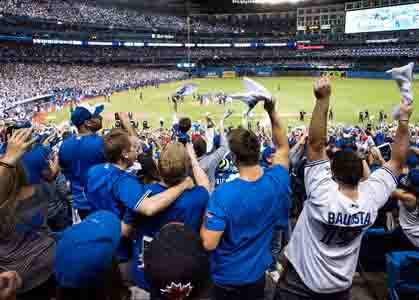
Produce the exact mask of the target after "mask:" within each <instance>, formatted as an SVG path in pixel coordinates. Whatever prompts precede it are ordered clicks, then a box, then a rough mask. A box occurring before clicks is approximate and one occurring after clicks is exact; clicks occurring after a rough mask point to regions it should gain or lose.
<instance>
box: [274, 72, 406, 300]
mask: <svg viewBox="0 0 419 300" xmlns="http://www.w3.org/2000/svg"><path fill="white" fill-rule="evenodd" d="M314 94H315V96H316V99H317V102H316V105H315V108H314V111H313V116H312V119H311V125H310V130H309V145H308V153H307V158H308V162H307V164H306V166H305V178H304V179H305V187H306V192H307V200H306V203H305V205H304V209H303V211H302V213H301V215H300V217H299V219H298V222H297V224H296V226H295V229H294V232H293V234H292V237H291V240H290V242H289V244H288V246H287V249H286V251H285V255H286V257H287V259H288V264H287V268H286V269H287V271H286V273H285V274H284V276H283V277H282V278H281V280H280V282H279V283H278V286H277V291H276V299H277V300H279V299H281V300H285V299H286V300H297V299H319V300H320V299H321V300H324V299H333V300H339V299H350V294H351V293H350V292H351V286H352V278H353V275H354V273H355V269H356V266H357V262H358V255H359V250H360V247H361V240H362V236H363V234H364V233H365V232H366V230H367V229H368V228H369V227H370V226H371V225H372V224H373V223H374V221H375V219H376V218H377V212H378V209H379V208H380V207H382V206H383V205H384V204H385V203H386V202H387V200H388V198H389V196H390V195H391V193H392V192H393V191H394V190H395V189H396V187H397V177H398V176H399V175H400V174H401V172H402V168H403V165H404V161H405V157H406V155H407V151H408V149H409V129H408V123H409V118H410V115H411V113H412V110H413V109H412V107H408V106H406V105H404V104H401V105H400V109H401V118H400V121H399V126H398V129H397V134H396V138H395V143H394V145H393V153H392V158H391V160H390V161H389V162H388V163H386V164H385V165H384V166H383V167H382V168H381V169H378V170H377V171H375V172H373V173H372V174H371V175H370V176H369V177H368V178H365V180H363V181H361V179H362V177H363V166H362V161H361V159H360V158H359V157H358V156H357V155H356V154H355V153H353V152H348V151H339V152H337V153H335V156H334V158H333V160H332V162H330V161H329V159H328V157H327V155H326V147H325V145H326V138H327V111H328V108H329V99H330V94H331V87H330V81H329V79H327V78H322V79H320V80H319V81H318V82H316V84H315V86H314Z"/></svg>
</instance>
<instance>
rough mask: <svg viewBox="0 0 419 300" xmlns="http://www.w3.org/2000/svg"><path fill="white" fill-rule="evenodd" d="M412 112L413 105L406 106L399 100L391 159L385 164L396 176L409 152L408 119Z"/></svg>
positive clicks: (401, 169)
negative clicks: (398, 113) (398, 112)
mask: <svg viewBox="0 0 419 300" xmlns="http://www.w3.org/2000/svg"><path fill="white" fill-rule="evenodd" d="M412 112H413V106H408V105H406V104H404V103H403V102H401V104H400V119H399V126H398V127H397V131H396V137H395V138H394V144H393V145H392V152H391V160H390V161H389V162H388V163H386V164H385V166H386V167H388V168H389V169H391V170H392V171H393V172H394V173H395V175H396V176H399V175H400V174H401V173H402V171H403V167H404V164H405V160H406V156H407V154H408V152H409V136H410V134H409V119H410V116H411V115H412Z"/></svg>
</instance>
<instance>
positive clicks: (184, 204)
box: [124, 143, 209, 289]
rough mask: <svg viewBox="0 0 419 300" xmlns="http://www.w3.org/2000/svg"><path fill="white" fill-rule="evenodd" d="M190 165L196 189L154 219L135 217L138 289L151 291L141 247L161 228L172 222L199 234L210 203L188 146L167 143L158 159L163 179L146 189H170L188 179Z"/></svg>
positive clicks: (155, 191)
mask: <svg viewBox="0 0 419 300" xmlns="http://www.w3.org/2000/svg"><path fill="white" fill-rule="evenodd" d="M189 162H191V165H192V171H193V175H194V178H195V180H196V183H197V186H195V187H194V188H193V189H191V190H189V191H185V192H184V193H182V194H181V195H180V196H179V197H178V198H177V199H176V202H174V203H173V204H172V205H170V206H169V207H168V208H167V209H166V210H164V211H162V212H161V213H159V214H156V215H155V216H153V217H148V218H146V217H144V216H140V217H138V216H137V217H136V218H135V219H136V221H137V224H138V229H137V233H136V235H135V236H136V243H135V247H134V257H135V258H138V259H136V260H135V262H136V263H135V264H134V265H133V270H132V273H133V279H134V281H135V283H136V285H137V286H139V287H140V288H143V289H150V288H151V287H150V285H149V283H148V281H147V280H146V279H145V276H144V262H143V246H144V244H146V243H147V242H150V241H151V240H152V239H153V237H154V236H155V234H156V233H158V232H159V231H160V229H161V228H162V227H163V226H164V225H166V224H168V223H171V222H179V223H184V224H187V225H189V226H190V227H191V228H193V229H194V230H196V232H197V233H198V232H199V228H200V226H201V222H202V217H203V215H204V212H205V208H206V206H207V203H208V200H209V193H208V188H209V180H208V177H207V176H206V174H205V172H204V171H203V170H202V169H201V167H200V166H199V163H198V161H197V159H196V155H195V152H194V150H193V147H192V145H191V144H187V147H186V148H185V146H183V145H182V144H181V143H174V144H168V145H167V146H166V147H165V148H164V150H163V152H162V153H161V157H160V159H159V171H160V174H161V177H162V180H161V181H160V182H159V183H155V184H151V185H148V186H147V190H149V189H150V190H151V195H159V194H161V193H163V192H165V191H167V189H168V188H169V187H171V186H174V185H176V184H178V183H179V182H181V181H182V180H184V178H186V177H187V174H188V170H189V165H190V164H189ZM130 219H132V215H128V216H126V218H125V219H124V220H125V221H126V223H132V220H130Z"/></svg>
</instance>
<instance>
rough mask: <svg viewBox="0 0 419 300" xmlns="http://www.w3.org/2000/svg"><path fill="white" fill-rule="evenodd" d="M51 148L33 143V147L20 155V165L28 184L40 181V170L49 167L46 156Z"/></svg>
mask: <svg viewBox="0 0 419 300" xmlns="http://www.w3.org/2000/svg"><path fill="white" fill-rule="evenodd" d="M50 153H51V148H49V147H47V146H44V145H41V144H35V145H34V146H33V148H32V149H31V150H30V151H28V152H26V153H25V154H24V155H23V157H22V165H23V168H24V170H25V174H26V176H27V178H28V182H29V183H30V184H40V183H41V172H42V171H43V170H46V169H47V168H49V162H48V156H49V155H50Z"/></svg>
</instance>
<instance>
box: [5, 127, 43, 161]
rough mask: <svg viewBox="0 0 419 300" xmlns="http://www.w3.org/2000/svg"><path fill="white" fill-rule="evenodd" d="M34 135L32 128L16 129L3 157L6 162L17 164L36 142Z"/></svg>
mask: <svg viewBox="0 0 419 300" xmlns="http://www.w3.org/2000/svg"><path fill="white" fill-rule="evenodd" d="M31 137H32V129H31V128H26V129H20V130H16V131H15V132H14V133H13V135H12V136H11V137H10V138H9V140H8V142H7V149H6V154H5V155H4V157H3V158H2V159H1V160H2V161H3V162H4V163H7V164H9V165H11V166H15V165H16V163H17V161H18V160H19V159H20V158H21V157H22V156H23V154H25V152H27V151H28V150H29V148H30V147H31V146H32V145H33V144H34V143H35V142H36V138H31Z"/></svg>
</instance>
